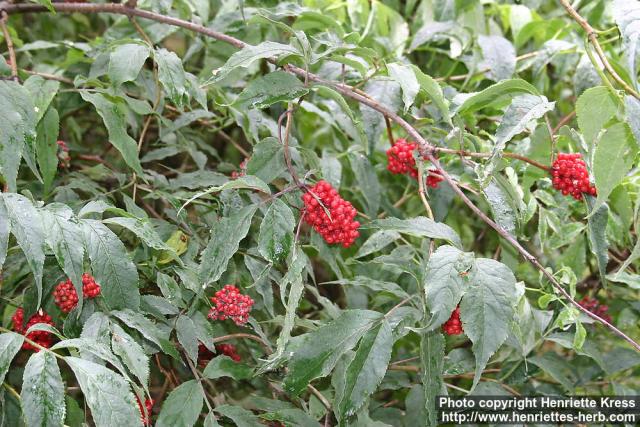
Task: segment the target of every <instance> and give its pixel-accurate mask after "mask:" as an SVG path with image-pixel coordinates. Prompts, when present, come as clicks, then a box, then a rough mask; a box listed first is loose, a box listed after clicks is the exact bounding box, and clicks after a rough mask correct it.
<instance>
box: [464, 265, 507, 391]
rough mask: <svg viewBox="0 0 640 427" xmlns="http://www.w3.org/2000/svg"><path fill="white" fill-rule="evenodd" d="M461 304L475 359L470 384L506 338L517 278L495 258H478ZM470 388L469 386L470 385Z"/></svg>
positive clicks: (465, 330)
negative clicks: (474, 368)
mask: <svg viewBox="0 0 640 427" xmlns="http://www.w3.org/2000/svg"><path fill="white" fill-rule="evenodd" d="M467 288H468V289H467V290H466V292H465V294H464V295H463V297H462V302H461V303H460V317H461V319H462V324H463V327H464V332H465V333H466V334H467V336H468V337H469V339H470V340H471V342H473V347H472V350H473V353H474V355H475V358H476V371H475V376H474V379H473V387H475V386H476V385H477V384H478V382H479V381H480V376H481V375H482V371H483V370H484V367H485V366H486V364H487V361H488V360H489V358H490V357H491V356H492V355H493V353H495V352H496V350H498V348H499V347H500V345H502V343H503V342H504V340H505V339H506V338H507V335H508V333H509V329H510V326H511V325H510V323H511V321H512V320H513V317H514V315H515V306H516V304H517V302H518V296H517V292H516V291H517V290H516V278H515V276H514V275H513V273H512V272H511V270H510V269H509V268H508V267H507V266H506V265H504V264H501V263H499V262H498V261H495V260H492V259H486V258H478V259H476V262H475V271H474V274H473V278H472V279H471V282H470V283H469V284H468V285H467ZM473 387H472V388H473Z"/></svg>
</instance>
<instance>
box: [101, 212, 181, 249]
mask: <svg viewBox="0 0 640 427" xmlns="http://www.w3.org/2000/svg"><path fill="white" fill-rule="evenodd" d="M102 222H103V223H105V224H116V225H119V226H120V227H124V228H126V229H127V230H129V231H131V232H132V233H134V234H135V235H136V236H138V237H139V238H140V240H142V241H143V242H144V243H145V244H146V245H147V246H149V247H150V248H153V249H158V250H164V251H170V252H173V250H172V249H171V248H170V247H169V246H168V245H167V244H166V243H165V242H164V241H163V240H162V239H161V238H160V236H159V235H158V233H157V232H156V230H155V229H154V228H153V225H152V224H151V222H150V221H149V220H148V219H140V218H129V217H113V218H108V219H105V220H103V221H102Z"/></svg>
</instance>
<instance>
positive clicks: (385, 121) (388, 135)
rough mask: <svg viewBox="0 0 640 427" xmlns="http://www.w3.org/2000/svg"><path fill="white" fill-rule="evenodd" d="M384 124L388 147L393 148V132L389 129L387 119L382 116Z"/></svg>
mask: <svg viewBox="0 0 640 427" xmlns="http://www.w3.org/2000/svg"><path fill="white" fill-rule="evenodd" d="M384 124H385V125H386V126H387V138H388V139H389V145H390V146H392V147H393V144H395V142H396V141H395V139H394V138H393V130H392V129H391V120H389V117H387V116H384Z"/></svg>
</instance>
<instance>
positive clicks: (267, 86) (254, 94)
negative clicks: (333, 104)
mask: <svg viewBox="0 0 640 427" xmlns="http://www.w3.org/2000/svg"><path fill="white" fill-rule="evenodd" d="M307 93H309V90H308V89H307V88H306V87H305V86H304V85H303V84H302V82H301V81H300V80H299V79H298V78H297V77H295V76H294V75H292V74H289V73H286V72H284V71H274V72H272V73H269V74H267V75H265V76H261V77H258V78H257V79H254V80H251V81H250V82H249V84H248V85H247V86H246V87H245V88H244V90H243V91H242V92H241V93H240V95H239V96H238V99H236V101H235V103H238V104H243V105H247V106H248V107H249V108H267V107H269V106H271V105H273V104H277V103H278V102H284V101H291V100H294V99H296V98H300V97H301V96H304V95H306V94H307Z"/></svg>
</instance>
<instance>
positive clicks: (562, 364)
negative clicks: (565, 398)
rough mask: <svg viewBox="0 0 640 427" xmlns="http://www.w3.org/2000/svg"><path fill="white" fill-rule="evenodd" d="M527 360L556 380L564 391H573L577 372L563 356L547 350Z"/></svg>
mask: <svg viewBox="0 0 640 427" xmlns="http://www.w3.org/2000/svg"><path fill="white" fill-rule="evenodd" d="M527 360H528V361H529V362H531V363H533V364H534V365H536V366H538V367H539V368H540V369H542V370H544V371H545V372H546V373H547V374H549V375H550V376H551V377H552V378H553V379H555V380H556V381H558V382H559V383H560V384H561V385H562V386H563V388H564V389H565V391H567V392H573V390H574V384H575V383H576V382H577V374H576V373H575V369H574V367H573V366H571V365H570V364H569V363H568V362H567V361H566V360H565V359H564V358H562V357H560V356H558V355H557V354H555V353H553V352H547V353H545V354H543V355H541V356H534V357H530V358H528V359H527Z"/></svg>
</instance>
